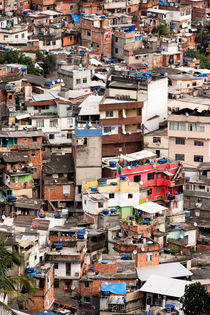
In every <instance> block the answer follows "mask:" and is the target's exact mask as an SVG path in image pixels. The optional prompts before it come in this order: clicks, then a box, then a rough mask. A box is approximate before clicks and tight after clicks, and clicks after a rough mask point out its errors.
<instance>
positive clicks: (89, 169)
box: [72, 123, 103, 205]
mask: <svg viewBox="0 0 210 315" xmlns="http://www.w3.org/2000/svg"><path fill="white" fill-rule="evenodd" d="M102 134H103V130H102V127H100V126H98V125H97V124H96V125H95V126H93V125H92V127H90V128H89V126H88V123H86V124H85V125H83V126H81V125H80V124H78V125H76V126H75V136H74V138H73V147H72V156H73V160H74V167H75V202H76V203H80V205H81V202H82V185H83V184H85V183H87V182H88V181H93V180H96V179H97V178H101V163H102V162H101V158H102Z"/></svg>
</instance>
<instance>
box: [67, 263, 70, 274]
mask: <svg viewBox="0 0 210 315" xmlns="http://www.w3.org/2000/svg"><path fill="white" fill-rule="evenodd" d="M66 276H71V263H66Z"/></svg>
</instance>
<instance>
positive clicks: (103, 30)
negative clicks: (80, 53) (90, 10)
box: [80, 15, 112, 58]
mask: <svg viewBox="0 0 210 315" xmlns="http://www.w3.org/2000/svg"><path fill="white" fill-rule="evenodd" d="M80 27H81V41H82V46H85V47H87V48H89V49H90V50H91V51H92V52H94V53H95V54H96V55H99V56H104V57H108V58H110V57H111V54H112V28H111V27H110V26H109V19H108V18H106V17H105V16H103V15H102V16H97V15H91V16H90V17H85V16H84V17H82V18H81V20H80Z"/></svg>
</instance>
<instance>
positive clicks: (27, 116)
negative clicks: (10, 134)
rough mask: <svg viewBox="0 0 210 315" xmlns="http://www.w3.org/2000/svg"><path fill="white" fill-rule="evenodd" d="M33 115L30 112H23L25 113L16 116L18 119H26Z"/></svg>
mask: <svg viewBox="0 0 210 315" xmlns="http://www.w3.org/2000/svg"><path fill="white" fill-rule="evenodd" d="M30 117H31V116H30V115H29V114H23V115H19V116H16V119H17V120H21V119H26V118H30Z"/></svg>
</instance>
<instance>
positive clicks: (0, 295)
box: [0, 233, 35, 315]
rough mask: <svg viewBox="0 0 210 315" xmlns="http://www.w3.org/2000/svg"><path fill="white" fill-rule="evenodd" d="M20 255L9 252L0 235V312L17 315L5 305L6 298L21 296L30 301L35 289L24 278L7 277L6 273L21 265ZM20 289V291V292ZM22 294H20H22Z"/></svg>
mask: <svg viewBox="0 0 210 315" xmlns="http://www.w3.org/2000/svg"><path fill="white" fill-rule="evenodd" d="M20 258H21V257H20V254H19V253H18V252H17V251H10V250H9V249H8V248H7V247H6V246H5V238H4V236H3V234H2V233H0V312H1V313H2V311H5V312H4V313H10V314H14V315H17V314H16V312H15V311H14V310H13V309H11V308H10V307H9V306H8V304H7V297H8V296H9V297H17V296H21V297H23V298H24V299H31V296H30V295H32V294H34V292H35V289H34V287H33V285H32V283H31V282H30V281H29V279H28V278H27V277H25V276H19V275H16V276H8V272H9V271H10V270H11V269H12V268H14V267H15V266H20V265H21V259H20ZM20 288H21V290H20ZM21 291H22V292H24V293H22V292H21Z"/></svg>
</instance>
